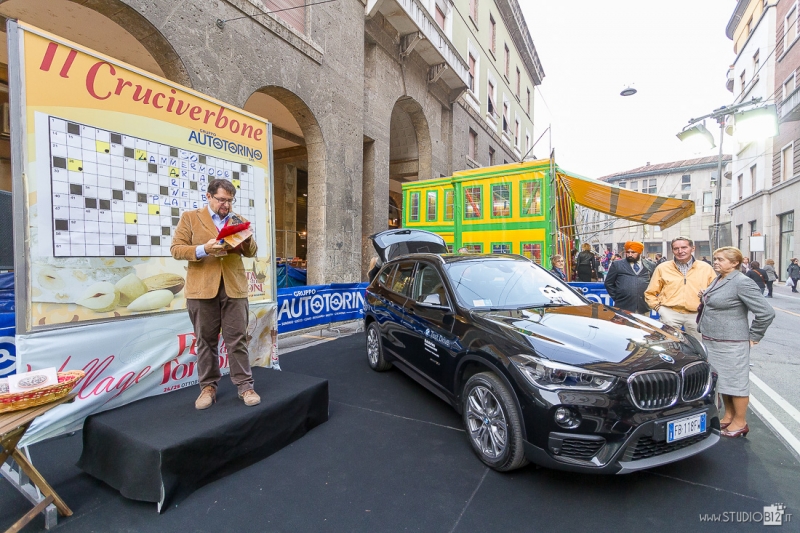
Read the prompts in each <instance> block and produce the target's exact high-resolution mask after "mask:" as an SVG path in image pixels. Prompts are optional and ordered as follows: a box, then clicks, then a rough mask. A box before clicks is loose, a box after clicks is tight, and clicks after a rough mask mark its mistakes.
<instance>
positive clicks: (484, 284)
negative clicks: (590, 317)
mask: <svg viewBox="0 0 800 533" xmlns="http://www.w3.org/2000/svg"><path fill="white" fill-rule="evenodd" d="M446 271H447V275H448V277H449V278H450V282H451V284H452V286H453V288H454V289H455V292H456V296H457V297H458V300H459V301H460V302H461V304H462V305H463V306H465V307H468V308H493V309H494V308H499V309H519V308H524V307H543V306H561V305H585V304H586V302H585V301H583V300H582V299H581V298H580V297H579V296H578V295H576V294H575V293H574V292H572V290H571V289H570V288H569V287H568V286H567V285H566V284H564V283H562V282H561V281H559V280H558V279H556V278H555V277H554V276H553V275H551V274H550V273H549V272H547V271H546V270H544V269H543V268H541V267H539V266H537V265H535V264H533V263H531V262H529V261H523V260H510V259H490V258H483V259H476V260H474V261H458V262H455V263H450V264H449V265H447V266H446Z"/></svg>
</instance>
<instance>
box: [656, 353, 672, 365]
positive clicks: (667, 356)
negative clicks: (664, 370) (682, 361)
mask: <svg viewBox="0 0 800 533" xmlns="http://www.w3.org/2000/svg"><path fill="white" fill-rule="evenodd" d="M659 357H660V358H661V359H663V360H664V361H666V362H667V363H674V362H675V359H673V358H672V356H670V355H667V354H665V353H662V354H660V355H659Z"/></svg>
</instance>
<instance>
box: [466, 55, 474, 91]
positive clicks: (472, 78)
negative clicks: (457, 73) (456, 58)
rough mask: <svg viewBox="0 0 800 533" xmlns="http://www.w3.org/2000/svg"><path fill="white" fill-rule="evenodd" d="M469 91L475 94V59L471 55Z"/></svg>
mask: <svg viewBox="0 0 800 533" xmlns="http://www.w3.org/2000/svg"><path fill="white" fill-rule="evenodd" d="M468 80H469V90H470V91H472V92H475V57H474V56H473V55H472V54H469V74H468Z"/></svg>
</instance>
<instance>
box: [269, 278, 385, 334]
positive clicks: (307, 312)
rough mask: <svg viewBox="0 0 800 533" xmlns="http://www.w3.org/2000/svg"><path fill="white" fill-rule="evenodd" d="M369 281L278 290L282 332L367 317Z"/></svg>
mask: <svg viewBox="0 0 800 533" xmlns="http://www.w3.org/2000/svg"><path fill="white" fill-rule="evenodd" d="M367 285H369V283H334V284H331V285H309V286H304V287H290V288H287V289H278V311H277V314H278V329H279V331H280V332H281V333H286V332H289V331H296V330H298V329H303V328H308V327H311V326H319V325H323V324H330V323H333V322H342V321H345V320H357V319H359V318H364V289H366V288H367Z"/></svg>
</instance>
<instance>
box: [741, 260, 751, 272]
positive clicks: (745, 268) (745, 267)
mask: <svg viewBox="0 0 800 533" xmlns="http://www.w3.org/2000/svg"><path fill="white" fill-rule="evenodd" d="M748 270H750V258H749V257H744V258H742V274H747V271H748Z"/></svg>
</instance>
